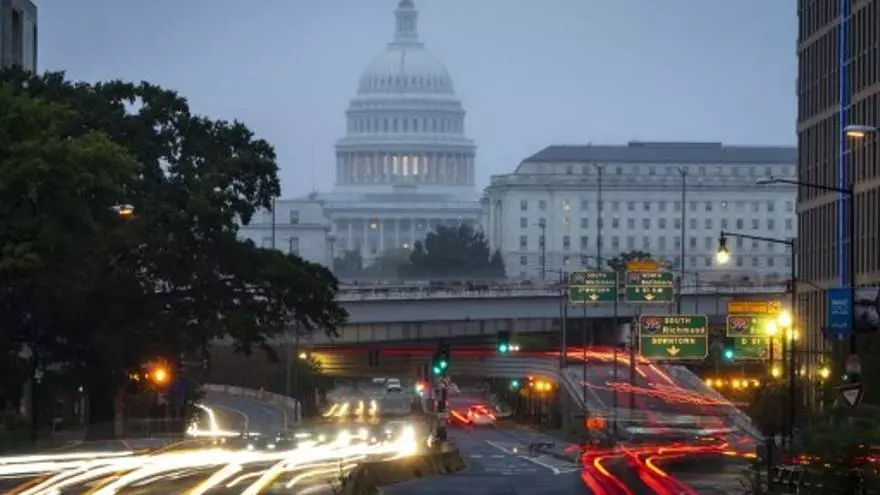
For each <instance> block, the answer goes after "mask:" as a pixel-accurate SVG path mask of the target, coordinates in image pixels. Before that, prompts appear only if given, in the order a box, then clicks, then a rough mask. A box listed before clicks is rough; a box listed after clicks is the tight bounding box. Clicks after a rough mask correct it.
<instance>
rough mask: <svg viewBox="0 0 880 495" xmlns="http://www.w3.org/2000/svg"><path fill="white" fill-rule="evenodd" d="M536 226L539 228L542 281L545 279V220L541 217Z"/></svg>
mask: <svg viewBox="0 0 880 495" xmlns="http://www.w3.org/2000/svg"><path fill="white" fill-rule="evenodd" d="M538 227H539V228H540V229H541V238H540V241H541V246H540V248H541V283H544V282H546V281H547V221H546V220H543V219H542V220H541V221H539V222H538Z"/></svg>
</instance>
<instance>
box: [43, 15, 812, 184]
mask: <svg viewBox="0 0 880 495" xmlns="http://www.w3.org/2000/svg"><path fill="white" fill-rule="evenodd" d="M397 1H398V0H36V3H37V4H38V6H39V9H40V10H39V22H40V32H39V34H40V47H39V49H40V52H39V59H40V61H39V64H40V68H41V70H66V71H67V73H68V75H69V76H70V77H71V78H74V79H85V80H90V81H94V80H107V79H115V78H121V79H125V80H135V81H138V80H149V81H151V82H155V83H158V84H160V85H162V86H164V87H166V88H169V89H174V90H177V91H179V92H180V93H182V94H183V95H184V96H186V97H187V98H188V99H189V101H190V104H191V106H192V107H193V109H194V110H195V111H196V112H198V113H203V114H207V115H209V116H211V117H213V118H223V119H230V120H231V119H236V118H237V119H239V120H242V121H244V122H245V123H246V124H247V125H249V126H250V127H251V128H252V129H253V130H254V131H255V132H256V133H257V135H258V136H259V137H262V138H265V139H267V140H268V141H270V142H271V143H272V144H273V145H274V146H275V147H276V150H277V152H278V157H279V160H278V161H279V166H280V167H281V172H280V174H281V179H282V185H283V190H284V195H285V196H292V195H298V194H301V193H305V192H308V191H309V190H311V189H312V180H313V177H314V184H315V187H316V188H317V189H319V190H321V191H326V190H328V189H330V188H331V186H332V184H333V180H334V173H335V160H334V155H333V153H334V151H333V145H334V142H335V140H336V139H338V138H340V137H341V136H342V135H343V134H344V131H345V116H344V111H345V108H346V106H347V104H348V101H349V99H350V98H351V97H353V96H354V94H355V90H356V88H357V82H358V77H359V75H360V73H361V71H362V70H363V69H364V68H365V67H366V65H367V64H368V63H369V61H370V60H371V59H372V58H373V56H375V55H376V54H378V53H379V52H380V51H382V50H383V49H384V47H385V44H386V43H387V42H389V41H391V38H392V35H393V26H394V24H393V19H394V17H393V14H392V11H393V9H394V7H395V6H396V4H397ZM415 3H416V7H417V8H418V9H419V11H420V16H419V34H420V37H421V40H422V41H423V42H425V43H426V46H427V48H428V50H429V51H431V52H432V53H433V54H434V55H436V56H437V57H439V58H440V59H441V60H443V61H444V62H445V63H446V66H447V68H448V69H449V71H450V73H451V75H452V77H453V80H454V82H455V89H456V92H457V94H458V96H459V97H460V98H461V100H462V102H463V105H464V107H465V109H466V110H467V112H468V115H467V120H466V133H467V135H468V137H470V138H472V139H474V140H475V141H476V144H477V146H478V150H477V162H476V163H477V182H478V187H480V188H482V187H483V186H485V184H486V183H487V181H488V177H489V176H490V175H491V174H500V173H508V172H512V171H513V169H514V168H515V167H516V165H517V164H518V163H519V162H520V161H521V160H522V159H524V158H525V157H527V156H528V155H530V154H532V153H534V152H537V151H538V150H539V149H541V148H543V147H545V146H547V145H550V144H586V143H590V142H592V143H595V144H609V143H625V142H626V141H629V140H632V139H638V140H643V141H649V140H653V141H659V140H689V141H722V142H725V143H728V144H784V145H793V144H795V143H796V135H795V118H796V113H795V103H796V95H795V77H796V58H795V55H796V53H795V42H796V37H797V24H796V21H797V19H796V11H795V2H794V1H793V0H735V1H731V0H415ZM313 156H314V160H313V159H312V157H313Z"/></svg>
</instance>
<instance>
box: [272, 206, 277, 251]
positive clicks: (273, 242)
mask: <svg viewBox="0 0 880 495" xmlns="http://www.w3.org/2000/svg"><path fill="white" fill-rule="evenodd" d="M275 225H276V220H275V198H272V249H275Z"/></svg>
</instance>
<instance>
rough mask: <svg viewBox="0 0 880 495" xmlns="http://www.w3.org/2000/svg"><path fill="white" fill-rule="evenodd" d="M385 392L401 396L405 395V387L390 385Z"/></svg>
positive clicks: (396, 384)
mask: <svg viewBox="0 0 880 495" xmlns="http://www.w3.org/2000/svg"><path fill="white" fill-rule="evenodd" d="M385 392H386V393H389V394H400V393H403V387H401V386H400V384H399V383H389V384H388V386H387V387H386V388H385Z"/></svg>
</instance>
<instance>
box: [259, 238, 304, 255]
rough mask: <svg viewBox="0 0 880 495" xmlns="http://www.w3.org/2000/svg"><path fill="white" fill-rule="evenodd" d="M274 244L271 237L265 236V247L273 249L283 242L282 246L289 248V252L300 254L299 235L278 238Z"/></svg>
mask: <svg viewBox="0 0 880 495" xmlns="http://www.w3.org/2000/svg"><path fill="white" fill-rule="evenodd" d="M272 244H273V242H272V238H271V237H263V248H265V249H272V248H275V249H277V248H278V245H279V244H281V245H282V246H284V247H286V248H287V252H288V253H290V254H299V237H288V238H287V239H277V240H276V242H275V243H274V244H275V245H274V246H273V245H272Z"/></svg>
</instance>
